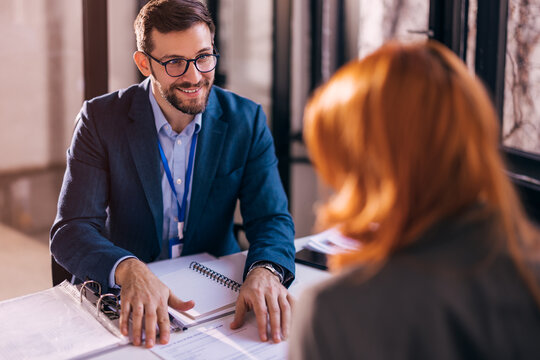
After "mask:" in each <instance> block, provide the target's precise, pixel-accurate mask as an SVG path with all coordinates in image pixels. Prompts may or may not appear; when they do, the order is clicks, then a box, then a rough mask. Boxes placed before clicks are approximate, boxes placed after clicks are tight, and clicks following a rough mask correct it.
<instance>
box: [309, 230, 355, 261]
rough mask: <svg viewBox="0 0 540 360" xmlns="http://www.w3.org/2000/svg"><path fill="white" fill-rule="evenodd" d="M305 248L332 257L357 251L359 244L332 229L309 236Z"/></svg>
mask: <svg viewBox="0 0 540 360" xmlns="http://www.w3.org/2000/svg"><path fill="white" fill-rule="evenodd" d="M305 247H306V248H308V249H310V250H313V251H317V252H320V253H324V254H332V255H333V254H337V253H340V252H344V251H354V250H357V249H358V248H359V243H358V241H356V240H353V239H350V238H347V237H345V236H343V235H341V233H340V232H339V231H338V230H337V229H333V228H332V229H329V230H326V231H323V232H321V233H319V234H316V235H313V236H311V237H310V238H309V242H308V243H307V244H306V246H305Z"/></svg>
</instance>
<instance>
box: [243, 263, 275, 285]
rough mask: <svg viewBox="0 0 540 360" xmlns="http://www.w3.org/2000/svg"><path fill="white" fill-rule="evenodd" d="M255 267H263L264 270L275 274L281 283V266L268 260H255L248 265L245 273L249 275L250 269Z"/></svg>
mask: <svg viewBox="0 0 540 360" xmlns="http://www.w3.org/2000/svg"><path fill="white" fill-rule="evenodd" d="M256 268H265V269H266V270H268V271H270V272H271V273H272V274H274V275H276V276H277V277H278V279H279V282H280V283H281V284H283V269H281V266H279V265H275V264H273V263H271V262H270V261H257V262H255V263H253V264H252V265H251V266H250V267H249V270H248V272H247V274H248V275H249V273H250V272H251V270H253V269H256ZM246 276H247V275H246Z"/></svg>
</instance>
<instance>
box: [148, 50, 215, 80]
mask: <svg viewBox="0 0 540 360" xmlns="http://www.w3.org/2000/svg"><path fill="white" fill-rule="evenodd" d="M142 53H143V54H145V55H146V56H148V57H149V58H150V59H152V60H154V61H155V62H157V63H158V64H160V65H163V66H164V67H165V72H166V73H167V75H169V76H172V77H179V76H182V75H184V74H185V73H186V71H188V68H189V63H191V62H192V63H193V65H195V68H196V69H197V70H198V71H199V72H202V73H207V72H210V71H212V70H214V69H215V68H216V66H217V61H218V58H219V54H201V55H199V56H197V57H196V58H195V59H182V58H176V59H171V60H167V61H159V60H158V59H156V58H155V57H153V56H152V55H150V54H148V53H146V52H144V51H143V52H142Z"/></svg>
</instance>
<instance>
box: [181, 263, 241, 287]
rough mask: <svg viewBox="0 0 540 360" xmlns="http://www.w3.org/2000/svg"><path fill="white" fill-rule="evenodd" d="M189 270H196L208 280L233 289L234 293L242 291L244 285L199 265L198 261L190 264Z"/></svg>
mask: <svg viewBox="0 0 540 360" xmlns="http://www.w3.org/2000/svg"><path fill="white" fill-rule="evenodd" d="M189 268H190V269H192V270H195V271H197V272H198V273H200V274H202V275H204V276H206V277H207V278H210V279H212V280H214V281H215V282H217V283H219V284H221V285H223V286H225V287H227V288H229V289H231V290H232V291H236V292H238V291H240V287H241V286H242V284H240V283H238V282H236V281H234V280H233V279H231V278H228V277H227V276H225V275H223V274H220V273H218V272H216V271H214V270H212V269H210V268H209V267H206V266H204V265H203V264H201V263H198V262H196V261H192V262H191V263H190V264H189Z"/></svg>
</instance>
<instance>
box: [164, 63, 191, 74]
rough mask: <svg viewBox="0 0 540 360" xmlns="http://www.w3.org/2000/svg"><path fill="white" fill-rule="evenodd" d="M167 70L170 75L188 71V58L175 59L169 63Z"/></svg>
mask: <svg viewBox="0 0 540 360" xmlns="http://www.w3.org/2000/svg"><path fill="white" fill-rule="evenodd" d="M165 70H166V71H167V74H169V75H170V76H180V75H182V74H183V73H184V72H185V71H186V60H183V59H174V60H171V61H170V62H168V63H167V65H166V67H165Z"/></svg>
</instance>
